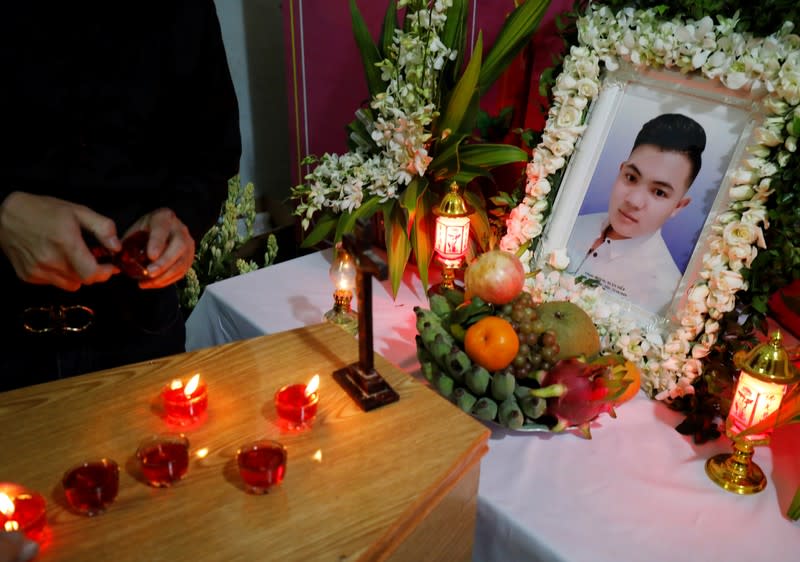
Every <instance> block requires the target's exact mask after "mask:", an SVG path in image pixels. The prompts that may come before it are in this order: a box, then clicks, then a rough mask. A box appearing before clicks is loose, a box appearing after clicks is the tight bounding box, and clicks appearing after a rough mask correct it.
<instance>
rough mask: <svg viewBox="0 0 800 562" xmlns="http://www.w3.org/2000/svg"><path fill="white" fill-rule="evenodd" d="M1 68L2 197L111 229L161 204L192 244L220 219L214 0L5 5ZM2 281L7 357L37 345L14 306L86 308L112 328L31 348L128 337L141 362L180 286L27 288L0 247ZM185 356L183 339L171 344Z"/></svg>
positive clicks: (230, 128)
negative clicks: (77, 212) (62, 205)
mask: <svg viewBox="0 0 800 562" xmlns="http://www.w3.org/2000/svg"><path fill="white" fill-rule="evenodd" d="M0 73H1V74H2V83H3V86H2V87H0V129H2V131H3V134H4V136H5V138H6V143H4V144H5V148H4V149H3V150H0V200H2V199H4V198H5V196H6V195H8V193H10V192H12V191H24V192H28V193H35V194H42V195H50V196H53V197H57V198H59V199H64V200H66V201H70V202H73V203H79V204H83V205H86V206H87V207H89V208H90V209H92V210H94V211H96V212H98V213H101V214H103V215H106V216H108V217H110V218H112V219H113V220H114V221H115V223H116V225H117V232H118V235H119V236H122V235H123V234H124V233H125V231H126V230H127V228H128V227H129V226H130V225H131V224H132V223H133V222H134V221H136V220H137V219H138V218H140V217H141V216H143V215H145V214H147V213H149V212H151V211H153V210H155V209H157V208H159V207H168V208H170V209H172V210H173V211H175V213H176V215H177V216H178V218H179V219H180V220H181V221H182V222H183V223H185V224H186V225H187V227H188V228H189V230H190V232H191V233H192V236H193V237H194V238H195V241H196V242H199V240H200V238H201V237H202V235H203V233H205V231H206V230H207V229H208V228H209V227H210V226H211V225H212V224H213V223H214V221H215V220H216V219H217V217H218V216H219V212H220V206H221V204H222V202H223V201H224V200H225V197H226V194H227V180H228V178H230V177H232V176H233V175H235V174H236V173H237V171H238V166H239V158H240V155H241V141H240V136H239V121H238V106H237V101H236V97H235V93H234V90H233V85H232V82H231V78H230V73H229V70H228V65H227V60H226V57H225V51H224V46H223V43H222V37H221V32H220V27H219V21H218V19H217V14H216V8H215V6H214V3H213V1H212V0H133V1H116V2H106V1H90V0H82V1H81V2H44V3H42V2H12V3H10V4H9V5H8V6H5V7H4V9H3V16H2V18H0ZM0 281H2V291H1V292H0V301H2V302H0V314H1V315H2V316H0V338H2V339H0V342H2V344H0V345H2V353H3V355H9V354H10V355H15V354H16V352H17V351H18V345H20V343H19V342H20V341H24V342H26V343H25V345H29V344H30V340H33V341H36V340H35V338H31V337H30V334H27V335H22V336H21V335H20V334H21V333H22V332H23V331H21V322H20V314H21V313H22V311H23V310H25V309H26V308H29V307H31V306H58V305H62V304H69V303H78V304H80V305H85V306H91V307H92V308H93V309H94V310H95V312H96V321H97V322H96V323H95V324H96V326H95V327H96V328H99V325H103V324H104V325H105V326H107V327H109V330H110V332H109V330H99V329H97V330H94V332H95V334H96V335H95V336H90V335H89V334H83V335H81V336H80V338H74V337H63V338H55V337H54V336H48V338H50V339H54V341H51V342H49V343H47V345H45V342H44V341H43V339H44V338H43V339H40V340H38V341H39V342H40V344H36V343H34V344H30V345H32V347H31V349H35V348H37V346H39V347H42V348H44V347H48V346H51V345H53V346H56V347H59V348H61V349H70V350H74V349H79V350H80V352H79V353H80V354H86V353H87V350H89V349H92V347H93V346H94V347H97V346H99V345H100V344H101V342H102V343H103V344H107V343H108V340H109V339H111V340H120V339H124V338H132V339H131V340H130V345H129V347H131V348H132V349H133V352H132V353H128V352H127V351H124V352H123V351H120V353H121V355H120V357H121V358H122V359H123V361H122V362H131V361H133V360H140V359H146V358H149V357H152V356H153V355H152V353H147V352H145V350H144V349H142V351H143V353H142V354H141V355H142V356H141V357H137V353H136V351H135V350H136V348H137V347H143V346H145V344H144V343H141V342H138V341H137V338H138V337H139V336H142V335H143V334H145V333H149V332H152V331H153V330H155V331H156V332H158V331H161V330H167V329H172V330H175V329H176V328H175V322H176V314H177V313H179V311H178V308H177V300H176V295H175V293H176V291H175V288H174V287H171V288H168V289H166V290H156V291H154V290H141V289H138V287H136V285H135V283H134V282H133V281H131V280H129V279H126V278H125V277H124V276H123V275H115V276H114V277H112V278H111V280H109V281H108V282H106V283H101V284H98V285H92V286H87V287H83V288H81V289H80V290H79V291H78V292H76V293H69V292H65V291H61V290H58V289H55V288H53V287H42V286H34V285H29V284H25V283H22V282H21V281H20V280H19V279H18V278H17V276H16V274H15V272H14V270H13V268H12V267H11V265H10V263H9V261H8V260H7V259H6V257H5V256H4V255H2V254H0ZM159 312H160V314H157V313H159ZM178 324H179V326H178V329H180V330H181V331H182V330H183V325H182V324H183V322H182V319H181V321H180V322H178ZM98 332H101V333H102V337H101V335H99V334H97V333H98ZM20 338H21V340H20ZM175 338H177V336H175ZM175 338H173V339H175ZM76 339H81V340H83V341H81V342H80V345H76V341H75V340H76ZM55 340H58V341H55ZM178 347H179V348H178ZM182 350H183V340H182V339H181V341H180V346H175V345H172V346H170V351H169V352H177V351H182ZM92 353H94V350H93V351H92ZM161 354H162V355H163V353H161ZM111 363H113V361H111ZM0 366H1V365H0ZM108 366H111V365H108ZM68 371H69V369H68ZM76 371H78V372H81V371H85V369H81V368H78V369H76ZM52 374H53V375H55V374H57V373H56V372H53V373H52ZM11 376H14V375H13V373H9V372H4V373H0V390H2V389H3V387H4V386H5V387H6V388H8V387H13V386H20V385H22V384H29V382H27V381H28V380H31V379H26V380H24V381H23V380H17V381H16V382H15V383H14V384H10V385H9V382H11V381H8V380H7V379H8V377H11ZM26 376H27V375H26ZM30 376H33V375H30ZM48 376H51V375H49V374H48V373H46V372H45V373H42V374H41V377H43V378H47V377H48ZM15 378H17V379H19V376H17V377H15ZM3 379H6V381H5V383H4V382H3Z"/></svg>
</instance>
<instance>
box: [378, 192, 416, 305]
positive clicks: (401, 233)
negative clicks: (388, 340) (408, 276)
mask: <svg viewBox="0 0 800 562" xmlns="http://www.w3.org/2000/svg"><path fill="white" fill-rule="evenodd" d="M383 219H384V220H383V224H384V231H385V233H386V261H387V265H388V268H389V280H390V281H391V283H392V297H393V298H397V291H398V290H399V289H400V282H401V281H402V280H403V272H404V271H405V269H406V264H407V263H408V256H409V255H411V242H410V241H409V239H408V234H406V225H407V224H408V216H407V215H406V212H405V211H404V210H403V208H402V207H401V206H400V205H397V204H395V202H394V201H390V202H387V203H384V205H383Z"/></svg>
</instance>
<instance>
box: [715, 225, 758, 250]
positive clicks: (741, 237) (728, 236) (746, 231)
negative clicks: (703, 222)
mask: <svg viewBox="0 0 800 562" xmlns="http://www.w3.org/2000/svg"><path fill="white" fill-rule="evenodd" d="M759 230H761V229H760V228H758V227H757V226H755V225H753V224H749V223H744V222H739V221H733V222H730V223H728V224H726V225H725V230H723V231H722V239H723V240H724V241H725V243H726V244H728V245H729V246H739V245H742V244H746V245H748V246H749V245H750V244H752V243H753V242H755V241H756V240H757V239H758V237H759V236H758V231H759Z"/></svg>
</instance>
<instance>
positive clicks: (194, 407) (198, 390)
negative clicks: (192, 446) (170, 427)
mask: <svg viewBox="0 0 800 562" xmlns="http://www.w3.org/2000/svg"><path fill="white" fill-rule="evenodd" d="M161 401H162V403H163V406H164V416H165V418H166V420H167V422H168V423H172V424H176V425H190V424H193V423H194V422H196V421H198V420H199V419H200V418H201V417H202V416H203V415H204V414H205V413H206V410H207V409H208V388H207V387H206V383H205V382H203V381H201V380H200V375H199V374H196V375H194V376H193V377H192V378H191V379H189V382H187V383H186V385H184V384H183V381H181V380H180V379H175V380H173V381H172V382H171V383H170V384H168V385H167V386H165V387H164V389H163V390H162V391H161Z"/></svg>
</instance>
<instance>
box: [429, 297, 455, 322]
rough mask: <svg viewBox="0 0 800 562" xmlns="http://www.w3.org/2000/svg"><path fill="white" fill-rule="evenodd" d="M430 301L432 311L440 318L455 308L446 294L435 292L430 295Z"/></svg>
mask: <svg viewBox="0 0 800 562" xmlns="http://www.w3.org/2000/svg"><path fill="white" fill-rule="evenodd" d="M428 302H429V303H430V305H431V311H432V312H433V313H434V314H436V316H438V317H439V318H445V317H447V316H448V315H449V314H450V312H451V311H452V310H453V309H452V307H451V306H450V302H449V301H448V300H447V299H446V298H445V297H444V295H439V294H437V293H434V294H432V295H431V296H430V297H428Z"/></svg>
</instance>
